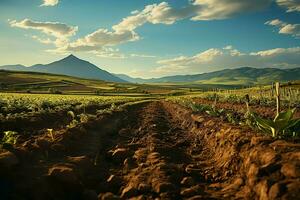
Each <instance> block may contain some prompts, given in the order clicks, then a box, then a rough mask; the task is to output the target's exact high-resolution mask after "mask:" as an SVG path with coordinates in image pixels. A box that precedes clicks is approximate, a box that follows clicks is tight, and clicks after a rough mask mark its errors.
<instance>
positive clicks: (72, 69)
mask: <svg viewBox="0 0 300 200" xmlns="http://www.w3.org/2000/svg"><path fill="white" fill-rule="evenodd" d="M0 69H3V70H12V71H33V72H44V73H51V74H62V75H68V76H75V77H80V78H87V79H97V80H104V81H110V82H121V83H122V82H130V83H174V84H206V85H210V84H214V85H216V84H218V85H253V84H269V83H272V82H274V81H293V80H300V68H293V69H277V68H251V67H242V68H237V69H224V70H221V71H216V72H210V73H203V74H195V75H177V76H166V77H162V78H151V79H142V78H132V77H130V76H128V75H125V74H112V73H109V72H107V71H105V70H102V69H100V68H99V67H97V66H96V65H93V64H91V63H89V62H87V61H85V60H81V59H79V58H77V57H75V56H74V55H70V56H68V57H66V58H64V59H62V60H59V61H56V62H53V63H50V64H46V65H42V64H38V65H33V66H31V67H25V66H23V65H6V66H0Z"/></svg>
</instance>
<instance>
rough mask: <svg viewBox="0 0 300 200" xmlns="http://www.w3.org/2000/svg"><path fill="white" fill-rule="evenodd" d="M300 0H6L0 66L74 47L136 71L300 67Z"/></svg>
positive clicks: (115, 68) (108, 66)
mask: <svg viewBox="0 0 300 200" xmlns="http://www.w3.org/2000/svg"><path fill="white" fill-rule="evenodd" d="M299 42H300V0H165V1H159V0H0V55H1V59H0V65H8V64H23V65H26V66H31V65H34V64H40V63H41V64H47V63H51V62H53V61H56V60H59V59H62V58H64V57H65V56H67V55H69V54H74V55H75V56H77V57H79V58H81V59H84V60H87V61H89V62H91V63H93V64H95V65H97V66H98V67H100V68H101V69H104V70H107V71H109V72H113V73H123V74H127V75H130V76H133V77H143V78H150V77H162V76H168V75H178V74H198V73H205V72H211V71H216V70H221V69H226V68H238V67H257V68H260V67H275V68H281V69H286V68H294V67H300V44H299Z"/></svg>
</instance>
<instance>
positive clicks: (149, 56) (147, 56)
mask: <svg viewBox="0 0 300 200" xmlns="http://www.w3.org/2000/svg"><path fill="white" fill-rule="evenodd" d="M130 56H131V57H138V58H156V57H157V56H153V55H146V54H134V53H132V54H130Z"/></svg>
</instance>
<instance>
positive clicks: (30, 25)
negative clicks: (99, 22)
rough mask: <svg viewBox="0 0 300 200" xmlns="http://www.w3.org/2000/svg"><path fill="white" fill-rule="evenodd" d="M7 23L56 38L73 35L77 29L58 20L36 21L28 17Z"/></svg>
mask: <svg viewBox="0 0 300 200" xmlns="http://www.w3.org/2000/svg"><path fill="white" fill-rule="evenodd" d="M9 23H10V25H11V26H12V27H18V28H23V29H35V30H39V31H42V32H43V33H45V34H47V35H52V36H54V37H57V38H61V37H70V36H72V35H75V33H76V31H77V30H78V27H73V26H68V25H66V24H62V23H59V22H37V21H32V20H30V19H24V20H22V21H20V22H17V21H16V20H12V21H9Z"/></svg>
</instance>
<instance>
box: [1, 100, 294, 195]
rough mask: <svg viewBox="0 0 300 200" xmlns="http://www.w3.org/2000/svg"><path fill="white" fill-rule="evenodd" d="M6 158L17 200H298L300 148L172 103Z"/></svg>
mask: <svg viewBox="0 0 300 200" xmlns="http://www.w3.org/2000/svg"><path fill="white" fill-rule="evenodd" d="M11 151H12V153H10V152H2V153H1V152H0V167H1V169H2V170H0V177H1V179H0V184H1V186H2V185H3V187H1V188H0V192H1V193H2V194H3V195H2V197H6V198H11V199H194V200H195V199H266V200H267V199H297V198H298V197H299V196H300V187H299V185H300V145H299V144H294V143H292V142H286V141H282V140H274V139H272V138H270V137H267V136H260V135H258V134H256V133H253V132H251V130H248V129H245V128H240V127H237V126H232V125H230V124H227V123H224V122H223V121H221V120H220V119H217V118H211V117H209V116H206V115H199V114H193V113H191V111H189V110H187V109H185V108H183V107H181V106H179V105H176V104H172V103H169V102H164V101H154V102H151V103H142V104H136V105H132V106H129V107H127V108H126V109H125V110H123V111H118V112H114V113H112V114H105V115H103V116H100V117H99V118H97V119H95V120H92V121H89V122H88V123H84V124H81V125H80V126H77V127H75V128H73V129H69V130H61V133H59V134H57V135H55V137H54V139H53V140H50V138H49V136H40V137H39V138H35V140H32V141H31V140H29V141H27V142H26V143H24V144H23V145H22V146H19V147H17V148H15V149H13V150H11Z"/></svg>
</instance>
